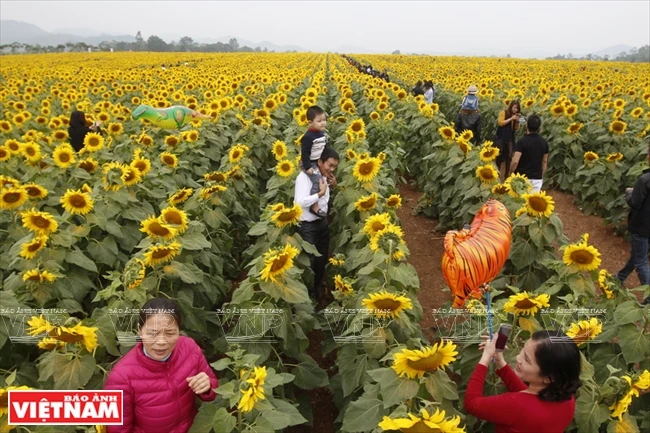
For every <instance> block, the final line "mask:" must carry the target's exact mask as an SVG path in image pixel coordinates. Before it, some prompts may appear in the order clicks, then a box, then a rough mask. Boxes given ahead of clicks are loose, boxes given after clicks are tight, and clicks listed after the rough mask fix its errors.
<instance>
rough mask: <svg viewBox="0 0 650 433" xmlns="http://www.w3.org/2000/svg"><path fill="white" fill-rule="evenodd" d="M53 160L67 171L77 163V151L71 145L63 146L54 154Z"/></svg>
mask: <svg viewBox="0 0 650 433" xmlns="http://www.w3.org/2000/svg"><path fill="white" fill-rule="evenodd" d="M52 159H54V163H55V164H56V165H57V166H58V167H59V168H63V169H66V168H68V167H70V166H71V165H72V164H74V163H75V162H76V160H77V159H76V157H75V151H74V149H73V148H72V146H70V145H69V144H67V143H65V144H61V145H59V146H57V147H56V148H55V149H54V152H52Z"/></svg>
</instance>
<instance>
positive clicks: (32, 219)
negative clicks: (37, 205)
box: [20, 209, 59, 236]
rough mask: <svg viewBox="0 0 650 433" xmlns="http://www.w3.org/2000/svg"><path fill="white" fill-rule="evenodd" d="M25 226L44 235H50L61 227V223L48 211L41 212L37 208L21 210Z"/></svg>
mask: <svg viewBox="0 0 650 433" xmlns="http://www.w3.org/2000/svg"><path fill="white" fill-rule="evenodd" d="M20 216H21V218H22V221H23V227H25V228H26V229H28V230H30V231H32V232H34V233H36V234H38V235H43V236H49V234H50V233H54V232H56V231H57V230H58V229H59V223H57V222H56V220H55V219H54V217H53V216H52V215H51V214H49V213H47V212H39V211H37V210H36V209H31V210H28V211H24V212H21V214H20Z"/></svg>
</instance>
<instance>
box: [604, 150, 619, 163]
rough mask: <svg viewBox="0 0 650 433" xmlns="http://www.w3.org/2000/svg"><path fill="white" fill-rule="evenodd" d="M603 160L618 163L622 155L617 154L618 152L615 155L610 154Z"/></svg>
mask: <svg viewBox="0 0 650 433" xmlns="http://www.w3.org/2000/svg"><path fill="white" fill-rule="evenodd" d="M605 159H606V160H607V162H616V161H620V160H622V159H623V154H622V153H619V152H616V153H610V154H609V155H607V158H605Z"/></svg>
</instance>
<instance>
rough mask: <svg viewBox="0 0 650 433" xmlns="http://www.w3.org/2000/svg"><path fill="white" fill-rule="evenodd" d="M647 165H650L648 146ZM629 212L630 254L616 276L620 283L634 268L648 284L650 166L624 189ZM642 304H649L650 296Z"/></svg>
mask: <svg viewBox="0 0 650 433" xmlns="http://www.w3.org/2000/svg"><path fill="white" fill-rule="evenodd" d="M648 165H650V147H648ZM625 192H626V198H627V204H628V205H629V206H630V213H629V215H628V217H627V230H628V232H630V244H631V247H632V254H631V256H630V259H629V260H628V261H627V263H626V264H625V266H624V267H623V269H621V270H620V271H619V272H618V274H617V275H616V278H618V279H619V280H620V281H621V283H622V282H623V281H625V280H626V279H627V277H629V276H630V274H631V273H632V271H633V270H634V269H635V268H636V273H637V274H638V275H639V281H641V284H643V285H645V284H650V265H649V264H648V244H649V243H650V168H648V169H645V170H643V174H642V175H641V177H639V179H637V181H636V183H635V184H634V188H627V189H626V190H625ZM643 304H650V296H648V297H647V298H645V300H644V301H643Z"/></svg>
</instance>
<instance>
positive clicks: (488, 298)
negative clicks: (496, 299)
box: [484, 284, 492, 340]
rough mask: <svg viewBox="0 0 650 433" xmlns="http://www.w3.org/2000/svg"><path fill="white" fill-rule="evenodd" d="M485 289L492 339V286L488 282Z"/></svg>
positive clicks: (489, 329)
mask: <svg viewBox="0 0 650 433" xmlns="http://www.w3.org/2000/svg"><path fill="white" fill-rule="evenodd" d="M484 289H485V302H486V304H487V317H488V331H489V332H490V340H492V303H491V302H490V288H489V286H487V284H486V285H485V286H484Z"/></svg>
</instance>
